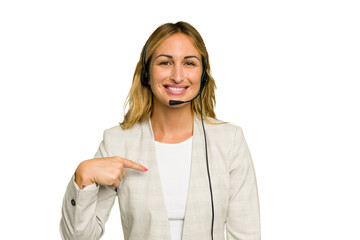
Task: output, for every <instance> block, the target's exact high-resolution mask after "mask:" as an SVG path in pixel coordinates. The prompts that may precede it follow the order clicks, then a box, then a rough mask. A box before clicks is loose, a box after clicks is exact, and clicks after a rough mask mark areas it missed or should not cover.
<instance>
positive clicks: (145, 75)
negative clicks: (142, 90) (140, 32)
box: [140, 42, 214, 240]
mask: <svg viewBox="0 0 360 240" xmlns="http://www.w3.org/2000/svg"><path fill="white" fill-rule="evenodd" d="M147 43H148V42H146V43H145V46H144V50H143V55H142V65H143V66H142V70H141V76H140V79H141V83H142V84H143V85H144V86H146V87H150V85H149V83H148V79H149V72H148V71H149V70H148V67H149V62H147V63H145V57H146V47H147ZM201 58H202V62H203V72H202V74H201V83H200V90H199V93H198V94H197V95H196V96H195V97H194V98H193V99H191V100H188V101H178V100H170V101H169V104H170V106H173V105H177V104H181V103H186V102H190V101H192V100H194V99H195V98H197V97H198V96H199V95H200V106H201V108H200V109H201V123H202V127H203V132H204V138H205V152H206V166H207V173H208V177H209V186H210V195H211V207H212V226H211V239H212V240H213V239H214V202H213V201H214V200H213V194H212V187H211V179H210V171H209V161H208V154H207V143H206V134H205V127H204V120H203V114H202V98H201V93H202V90H203V88H204V87H205V86H206V84H207V83H208V82H209V75H208V74H207V72H206V69H207V60H206V58H204V57H203V56H202V57H201Z"/></svg>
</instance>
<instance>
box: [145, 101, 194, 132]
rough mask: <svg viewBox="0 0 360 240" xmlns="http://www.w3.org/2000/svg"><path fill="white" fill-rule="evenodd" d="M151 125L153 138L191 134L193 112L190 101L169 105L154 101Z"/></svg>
mask: <svg viewBox="0 0 360 240" xmlns="http://www.w3.org/2000/svg"><path fill="white" fill-rule="evenodd" d="M153 107H154V108H153V113H152V114H151V125H152V128H153V133H154V136H155V139H175V138H182V137H186V136H189V135H190V136H192V130H193V119H194V116H193V113H192V111H191V102H187V103H182V104H181V105H179V106H176V107H170V106H165V105H162V104H160V103H159V102H156V100H155V101H154V104H153Z"/></svg>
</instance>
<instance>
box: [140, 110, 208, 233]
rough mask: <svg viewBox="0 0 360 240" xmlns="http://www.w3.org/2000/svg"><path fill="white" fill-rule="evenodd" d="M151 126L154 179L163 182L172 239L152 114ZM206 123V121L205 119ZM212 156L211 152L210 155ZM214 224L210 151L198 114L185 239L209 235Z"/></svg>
mask: <svg viewBox="0 0 360 240" xmlns="http://www.w3.org/2000/svg"><path fill="white" fill-rule="evenodd" d="M147 127H148V129H149V130H150V132H151V140H152V144H151V145H150V148H151V151H150V152H153V153H154V154H153V156H152V158H153V159H155V161H153V164H152V165H153V170H155V171H156V172H153V173H154V175H155V178H156V179H153V180H154V181H155V182H154V184H155V185H156V186H159V191H160V192H159V193H160V195H161V196H158V197H159V199H158V200H159V204H160V205H161V218H162V222H163V224H161V225H162V226H163V227H164V229H162V230H163V231H166V233H164V234H165V235H166V236H169V239H170V236H171V234H170V225H169V220H168V214H167V209H166V205H165V197H164V191H163V187H162V184H161V179H160V174H159V168H158V162H157V159H156V154H155V152H156V149H155V148H156V146H155V142H154V134H153V130H152V126H151V120H150V118H149V120H148V124H147ZM204 127H206V122H204ZM208 157H209V156H208ZM210 226H211V196H210V189H209V180H208V175H207V165H206V154H205V138H204V133H203V128H202V123H201V120H199V119H197V118H196V117H195V116H194V122H193V139H192V155H191V169H190V181H189V189H188V195H187V201H186V208H185V219H184V225H183V232H182V239H183V240H187V239H194V238H195V239H199V237H200V238H201V236H205V237H206V236H207V234H209V232H210Z"/></svg>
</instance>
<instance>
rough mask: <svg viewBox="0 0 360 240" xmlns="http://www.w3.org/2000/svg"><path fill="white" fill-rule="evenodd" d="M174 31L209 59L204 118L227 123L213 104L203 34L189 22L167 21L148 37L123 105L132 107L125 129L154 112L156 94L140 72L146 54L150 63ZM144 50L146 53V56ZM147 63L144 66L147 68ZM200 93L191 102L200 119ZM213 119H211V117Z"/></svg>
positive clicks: (126, 117) (126, 118)
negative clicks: (190, 41)
mask: <svg viewBox="0 0 360 240" xmlns="http://www.w3.org/2000/svg"><path fill="white" fill-rule="evenodd" d="M175 33H183V34H186V35H187V36H188V37H190V39H191V40H192V42H193V44H194V46H195V48H196V49H197V50H198V51H199V53H200V55H201V56H202V57H203V59H206V61H207V69H206V72H207V74H208V76H209V80H208V83H207V84H206V86H205V87H204V88H203V90H202V93H201V95H202V96H201V98H202V105H203V109H202V111H203V119H204V120H205V121H206V122H207V123H209V124H213V125H217V124H224V123H227V122H223V121H220V120H218V119H217V118H216V114H215V111H214V107H215V105H216V100H215V89H216V85H215V80H214V78H213V77H212V76H211V74H210V62H209V55H208V52H207V50H206V47H205V43H204V41H203V39H202V37H201V36H200V34H199V32H198V31H197V30H196V29H195V28H194V27H193V26H191V25H190V24H189V23H186V22H182V21H179V22H177V23H175V24H174V23H165V24H163V25H161V26H159V27H158V28H157V29H156V30H155V31H154V32H153V33H152V34H151V36H150V37H149V39H148V40H147V43H146V44H145V46H144V47H143V49H142V51H141V54H140V59H139V61H138V63H137V65H136V68H135V72H134V76H133V82H132V86H131V88H130V91H129V94H128V96H127V98H126V101H125V104H124V113H125V109H126V106H127V105H129V110H128V111H127V113H126V114H124V121H123V122H122V123H120V126H121V128H122V129H124V130H125V129H128V128H131V127H132V126H133V125H134V124H136V123H137V122H143V121H145V120H147V119H148V118H149V117H150V116H151V114H152V111H153V108H152V106H153V93H152V91H151V88H149V87H146V86H144V85H143V84H142V83H141V72H142V70H143V56H145V59H144V61H145V63H148V62H149V59H151V57H152V55H153V53H154V52H155V50H156V49H157V47H158V46H159V45H160V44H161V43H162V42H163V41H164V40H165V39H166V38H167V37H170V36H171V35H173V34H175ZM144 51H145V55H144ZM147 65H148V64H146V66H145V67H147ZM200 104H201V103H200V96H199V97H197V98H196V99H194V100H193V101H191V110H192V114H193V115H194V116H195V117H197V118H199V119H201V105H200ZM210 118H212V119H210ZM211 120H217V121H218V122H212V121H211Z"/></svg>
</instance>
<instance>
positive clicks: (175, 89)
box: [166, 87, 185, 91]
mask: <svg viewBox="0 0 360 240" xmlns="http://www.w3.org/2000/svg"><path fill="white" fill-rule="evenodd" d="M166 88H168V89H170V90H174V91H181V90H184V89H185V88H174V87H166Z"/></svg>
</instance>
